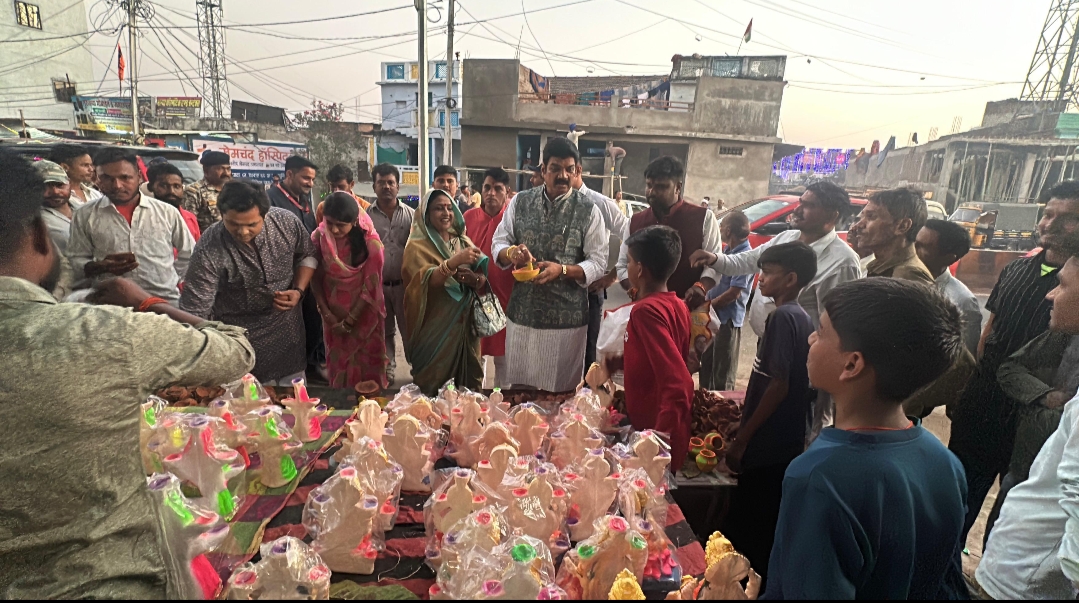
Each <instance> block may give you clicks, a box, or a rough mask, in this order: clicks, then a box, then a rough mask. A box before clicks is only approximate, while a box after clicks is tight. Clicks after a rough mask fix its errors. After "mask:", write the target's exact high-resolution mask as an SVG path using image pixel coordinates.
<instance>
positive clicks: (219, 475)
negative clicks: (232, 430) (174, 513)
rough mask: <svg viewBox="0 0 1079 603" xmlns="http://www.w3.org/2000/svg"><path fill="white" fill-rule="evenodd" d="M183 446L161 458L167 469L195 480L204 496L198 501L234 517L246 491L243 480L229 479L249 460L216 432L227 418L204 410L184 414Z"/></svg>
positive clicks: (223, 515) (218, 512)
mask: <svg viewBox="0 0 1079 603" xmlns="http://www.w3.org/2000/svg"><path fill="white" fill-rule="evenodd" d="M182 423H183V424H184V425H185V426H186V429H182V433H183V434H184V438H185V440H186V441H185V442H184V445H183V447H182V448H181V449H180V450H178V451H176V452H174V453H172V454H169V455H167V456H165V457H163V458H162V459H161V462H162V465H163V467H164V468H165V470H166V471H168V472H169V473H172V474H174V475H176V477H178V478H180V479H181V480H184V481H186V482H190V483H192V484H194V485H195V486H196V487H197V488H198V489H199V494H200V495H201V498H199V499H196V504H199V505H202V506H204V507H206V508H209V509H213V510H214V512H216V513H217V514H218V515H220V516H221V517H223V518H225V519H226V520H228V519H231V518H232V516H233V515H234V514H235V513H236V509H237V508H238V507H239V505H240V501H241V497H242V496H243V493H244V492H245V488H244V487H243V480H242V479H240V480H237V481H236V482H233V485H232V487H231V489H230V485H229V482H230V480H232V479H233V478H236V477H239V476H241V475H243V473H244V470H245V469H246V468H247V464H246V462H245V460H244V458H243V457H242V456H241V455H240V454H239V453H238V452H236V451H235V450H233V449H232V448H229V447H228V446H226V445H225V443H224V442H223V441H222V440H221V439H220V438H219V437H218V436H217V433H218V432H220V431H222V429H223V428H224V420H222V419H219V418H217V417H211V416H207V415H201V414H190V415H187V416H184V417H183V419H182Z"/></svg>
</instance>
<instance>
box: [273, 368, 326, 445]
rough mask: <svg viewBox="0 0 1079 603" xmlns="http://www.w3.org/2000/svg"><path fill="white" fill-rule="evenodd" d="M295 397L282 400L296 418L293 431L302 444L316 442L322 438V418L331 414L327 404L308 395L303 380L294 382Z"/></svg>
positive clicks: (299, 379) (298, 379)
mask: <svg viewBox="0 0 1079 603" xmlns="http://www.w3.org/2000/svg"><path fill="white" fill-rule="evenodd" d="M292 389H293V395H292V397H289V398H282V399H281V405H282V406H284V407H285V408H287V409H288V411H289V412H290V413H292V416H293V417H295V418H296V421H295V422H294V423H293V427H292V431H293V433H294V434H295V435H296V438H297V439H298V440H300V441H301V442H314V441H316V440H318V439H319V438H321V437H322V417H324V416H326V415H328V414H330V409H329V408H327V407H326V405H325V404H320V400H319V399H318V398H312V397H310V396H309V395H308V394H307V383H306V382H305V381H304V380H303V379H302V378H297V379H293V380H292Z"/></svg>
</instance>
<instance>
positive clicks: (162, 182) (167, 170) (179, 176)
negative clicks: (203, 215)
mask: <svg viewBox="0 0 1079 603" xmlns="http://www.w3.org/2000/svg"><path fill="white" fill-rule="evenodd" d="M146 185H147V187H148V188H149V189H150V194H152V195H153V196H154V199H157V200H158V201H164V202H165V203H168V204H169V205H171V206H173V207H175V208H176V209H178V210H180V215H181V216H183V218H184V224H187V229H188V230H189V231H190V232H191V236H192V237H193V238H194V239H195V242H196V243H198V242H199V237H200V236H202V228H201V227H200V226H199V219H198V216H196V215H195V214H193V213H191V212H189V211H187V210H186V209H184V208H183V207H181V203H183V200H184V175H183V173H182V172H181V171H180V168H178V167H176V166H175V165H172V164H171V163H168V162H160V163H154V164H152V165H150V167H148V168H146ZM214 206H215V207H216V206H217V198H216V197H215V198H214Z"/></svg>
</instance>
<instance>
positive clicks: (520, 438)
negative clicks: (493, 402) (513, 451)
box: [492, 395, 551, 456]
mask: <svg viewBox="0 0 1079 603" xmlns="http://www.w3.org/2000/svg"><path fill="white" fill-rule="evenodd" d="M492 397H493V395H492ZM509 423H510V424H511V425H512V426H513V437H514V439H516V440H517V442H518V443H519V444H520V448H519V449H518V453H519V454H520V455H521V456H535V455H536V454H537V453H539V454H543V453H545V452H546V451H547V448H548V444H549V440H548V438H547V434H548V432H550V430H551V425H550V423H548V422H547V412H546V411H545V410H543V407H541V406H539V405H538V404H535V403H533V402H526V403H524V404H521V405H519V406H517V407H515V408H513V409H512V410H511V411H510V413H509Z"/></svg>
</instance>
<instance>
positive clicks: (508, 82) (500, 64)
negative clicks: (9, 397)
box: [461, 59, 570, 126]
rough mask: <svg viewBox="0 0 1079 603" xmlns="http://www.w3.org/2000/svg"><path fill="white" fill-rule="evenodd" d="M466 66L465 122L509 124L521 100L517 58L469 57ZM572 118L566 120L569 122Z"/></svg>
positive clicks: (463, 123) (471, 123)
mask: <svg viewBox="0 0 1079 603" xmlns="http://www.w3.org/2000/svg"><path fill="white" fill-rule="evenodd" d="M467 63H468V64H467V65H466V67H465V70H464V72H465V82H464V96H463V98H462V101H461V106H462V109H463V110H464V113H462V114H461V124H462V125H464V126H469V125H491V126H508V125H510V124H512V123H513V121H514V107H515V105H516V104H517V82H518V79H519V77H520V68H519V64H518V63H517V61H508V60H502V59H468V61H467ZM569 123H570V122H566V124H567V125H568V124H569Z"/></svg>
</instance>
